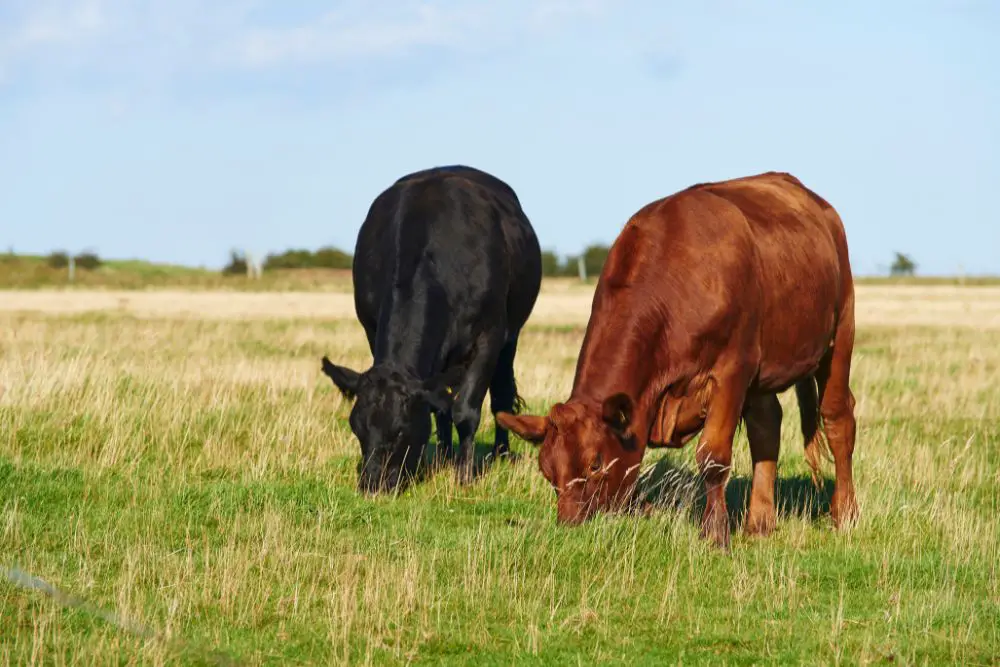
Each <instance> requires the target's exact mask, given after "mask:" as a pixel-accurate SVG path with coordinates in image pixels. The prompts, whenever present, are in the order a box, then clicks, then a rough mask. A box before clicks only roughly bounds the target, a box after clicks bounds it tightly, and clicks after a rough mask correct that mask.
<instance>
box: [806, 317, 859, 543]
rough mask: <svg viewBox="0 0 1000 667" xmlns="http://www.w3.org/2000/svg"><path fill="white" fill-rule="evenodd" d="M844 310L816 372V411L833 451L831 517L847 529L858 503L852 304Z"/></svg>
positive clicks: (854, 516) (855, 515)
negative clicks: (855, 465) (854, 461)
mask: <svg viewBox="0 0 1000 667" xmlns="http://www.w3.org/2000/svg"><path fill="white" fill-rule="evenodd" d="M849 305H850V308H849V309H846V314H847V317H845V318H844V319H843V320H842V321H841V324H840V326H839V327H838V329H837V335H836V337H835V338H834V343H833V349H832V350H831V351H830V354H829V355H828V356H827V358H826V359H825V360H824V362H825V363H823V364H821V365H820V368H819V371H818V372H817V373H816V380H817V382H818V384H819V396H820V404H819V411H820V414H821V415H822V417H823V429H824V430H825V431H826V439H827V441H828V442H829V443H830V449H831V451H832V452H833V462H834V466H835V467H836V474H837V479H836V483H835V486H834V490H833V501H832V502H831V503H830V514H831V515H832V517H833V523H834V525H835V526H837V527H838V528H842V527H846V526H847V525H849V524H851V523H853V522H854V520H855V519H857V516H858V503H857V500H856V499H855V496H854V472H853V465H852V460H853V457H854V438H855V435H856V433H857V423H856V421H855V419H854V405H855V402H854V394H853V393H851V388H850V386H849V383H850V378H851V354H852V351H853V347H854V318H853V317H852V315H853V302H852V303H851V304H849Z"/></svg>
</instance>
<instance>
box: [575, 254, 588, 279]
mask: <svg viewBox="0 0 1000 667" xmlns="http://www.w3.org/2000/svg"><path fill="white" fill-rule="evenodd" d="M576 267H577V270H578V271H579V273H580V282H582V283H585V282H587V265H586V264H585V263H584V261H583V255H580V256H579V257H577V258H576Z"/></svg>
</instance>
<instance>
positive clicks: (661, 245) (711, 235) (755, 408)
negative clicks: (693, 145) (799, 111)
mask: <svg viewBox="0 0 1000 667" xmlns="http://www.w3.org/2000/svg"><path fill="white" fill-rule="evenodd" d="M853 345H854V283H853V278H852V275H851V267H850V262H849V259H848V251H847V239H846V235H845V232H844V227H843V224H842V223H841V221H840V218H839V216H838V215H837V213H836V211H835V210H834V209H833V207H832V206H830V205H829V204H828V203H827V202H826V201H825V200H824V199H823V198H821V197H819V196H818V195H816V194H815V193H814V192H812V191H810V190H809V189H808V188H806V187H805V186H804V185H803V184H802V183H801V182H800V181H799V180H798V179H796V178H795V177H793V176H791V175H789V174H782V173H773V172H771V173H766V174H759V175H756V176H750V177H746V178H738V179H733V180H728V181H721V182H717V183H702V184H699V185H695V186H692V187H690V188H687V189H685V190H682V191H680V192H678V193H676V194H674V195H671V196H669V197H666V198H664V199H660V200H658V201H655V202H652V203H650V204H648V205H647V206H645V207H643V208H642V209H640V210H639V211H638V212H637V213H636V214H635V215H634V216H632V218H631V219H630V220H629V221H628V223H627V224H626V225H625V228H624V229H623V230H622V232H621V234H620V235H619V237H618V239H617V240H616V241H615V244H614V245H613V247H612V248H611V252H610V254H609V256H608V260H607V263H606V264H605V266H604V270H603V271H602V273H601V276H600V279H599V281H598V285H597V290H596V292H595V294H594V300H593V306H592V311H591V317H590V322H589V324H588V326H587V332H586V334H585V336H584V341H583V345H582V349H581V352H580V357H579V359H578V362H577V369H576V375H575V377H574V380H573V390H572V393H571V394H570V397H569V399H568V400H567V401H566V402H565V403H557V404H556V405H555V406H553V407H552V410H551V411H550V413H549V415H548V416H547V417H540V416H530V415H523V416H514V415H510V414H507V413H500V414H498V415H497V419H498V421H499V423H501V424H502V425H503V426H505V427H507V428H509V429H510V430H512V431H514V432H515V433H518V434H519V435H520V436H521V437H523V438H525V439H527V440H531V441H533V442H536V443H543V444H542V448H541V452H540V454H539V466H540V467H541V469H542V472H543V474H544V475H545V477H546V478H547V479H548V480H549V481H550V483H552V485H553V486H554V487H555V489H556V492H557V494H558V517H559V519H560V520H561V521H564V522H569V523H576V522H579V521H582V520H584V519H586V518H587V517H588V516H590V515H591V514H592V513H593V512H595V511H598V510H602V509H616V508H621V507H623V506H625V505H627V504H629V502H630V500H631V497H632V491H633V489H634V485H635V480H636V478H637V474H638V467H639V464H640V462H641V460H642V457H643V454H644V452H645V449H646V447H660V446H668V447H680V446H682V445H683V444H684V443H686V442H687V441H688V440H689V439H690V438H692V437H693V436H694V435H695V434H697V433H699V432H700V433H701V439H700V441H699V444H698V450H697V452H696V458H697V461H698V464H699V468H700V470H701V473H702V475H703V477H704V480H705V487H706V494H707V503H706V508H705V515H704V516H703V518H702V531H703V534H704V535H706V536H707V537H710V538H712V539H713V540H715V541H716V542H717V543H719V544H720V545H723V546H725V545H728V542H729V526H728V519H727V514H726V508H725V497H724V493H723V492H724V489H725V485H726V482H727V481H728V477H729V467H730V462H731V458H732V441H733V436H734V434H735V431H736V428H737V425H738V424H739V423H740V421H741V420H745V421H746V423H747V433H748V438H749V440H750V446H751V455H752V458H753V460H754V482H753V489H752V494H751V504H750V510H749V512H748V518H747V523H746V529H747V530H748V531H750V532H761V533H766V532H769V531H770V530H771V529H772V528H773V525H774V481H775V474H776V472H775V471H776V463H777V453H778V438H779V435H780V434H779V429H780V423H781V407H780V404H778V402H777V398H776V394H777V393H780V392H783V391H785V390H786V389H788V388H790V387H792V386H795V387H796V392H797V394H798V396H799V401H800V406H801V415H800V416H801V420H802V432H803V436H804V438H805V441H806V453H807V459H808V461H809V463H810V465H811V466H812V467H813V469H814V479H816V475H818V470H819V455H820V453H821V451H822V449H821V447H822V437H821V433H820V423H821V421H820V417H822V426H823V428H824V429H825V430H826V434H827V437H828V440H829V443H830V448H831V449H832V451H833V457H834V461H835V464H836V480H837V481H836V490H835V492H834V498H833V503H832V514H833V518H834V521H835V522H836V523H837V525H840V524H841V523H843V522H845V521H849V520H851V519H853V518H854V517H855V516H856V514H857V505H856V502H855V497H854V488H853V476H852V464H851V459H852V456H853V450H854V437H855V430H856V426H855V419H854V397H853V396H852V395H851V392H850V389H849V376H850V364H851V354H852V350H853Z"/></svg>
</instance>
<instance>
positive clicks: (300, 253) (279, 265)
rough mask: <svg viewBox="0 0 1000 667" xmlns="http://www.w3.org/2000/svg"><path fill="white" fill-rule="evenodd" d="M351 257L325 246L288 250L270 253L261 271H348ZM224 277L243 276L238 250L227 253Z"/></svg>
mask: <svg viewBox="0 0 1000 667" xmlns="http://www.w3.org/2000/svg"><path fill="white" fill-rule="evenodd" d="M351 261H352V257H351V255H349V254H348V253H346V252H344V251H343V250H339V249H337V248H334V247H333V246H326V247H323V248H320V249H319V250H316V251H312V250H304V249H289V250H286V251H285V252H282V253H277V254H275V253H271V254H269V255H267V257H265V258H264V261H263V262H262V263H261V269H262V270H263V271H274V270H277V269H349V268H351ZM222 273H223V274H225V275H240V274H243V275H245V274H246V273H247V258H246V255H245V254H244V253H242V252H241V251H239V250H233V251H231V252H230V253H229V263H228V264H226V266H225V267H223V269H222Z"/></svg>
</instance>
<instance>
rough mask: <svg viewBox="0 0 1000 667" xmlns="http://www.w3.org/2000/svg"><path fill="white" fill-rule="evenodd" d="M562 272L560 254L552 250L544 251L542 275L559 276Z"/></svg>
mask: <svg viewBox="0 0 1000 667" xmlns="http://www.w3.org/2000/svg"><path fill="white" fill-rule="evenodd" d="M561 272H562V265H561V263H560V262H559V255H557V254H555V253H554V252H552V251H551V250H545V251H543V252H542V275H543V276H546V277H551V276H558V275H560V273H561Z"/></svg>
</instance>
